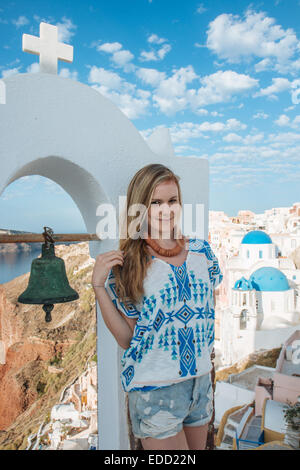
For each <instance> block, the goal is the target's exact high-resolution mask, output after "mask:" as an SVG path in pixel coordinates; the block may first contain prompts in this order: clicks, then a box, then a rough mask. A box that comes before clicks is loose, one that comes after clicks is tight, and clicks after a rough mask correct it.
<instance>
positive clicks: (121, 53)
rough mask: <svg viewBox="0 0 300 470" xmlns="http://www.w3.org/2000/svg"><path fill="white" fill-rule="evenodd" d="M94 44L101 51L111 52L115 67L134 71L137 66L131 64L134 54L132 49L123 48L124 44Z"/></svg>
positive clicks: (125, 70)
mask: <svg viewBox="0 0 300 470" xmlns="http://www.w3.org/2000/svg"><path fill="white" fill-rule="evenodd" d="M92 45H93V46H94V45H96V49H97V51H99V52H105V53H107V54H111V56H110V60H111V62H112V63H113V65H114V66H115V67H120V68H123V70H124V72H134V70H135V66H134V65H133V64H131V61H132V59H134V55H133V54H132V53H131V52H130V51H128V50H126V49H122V48H123V46H122V44H120V43H119V42H106V43H104V44H95V43H93V44H92Z"/></svg>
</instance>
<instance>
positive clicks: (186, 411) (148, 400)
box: [128, 372, 213, 439]
mask: <svg viewBox="0 0 300 470" xmlns="http://www.w3.org/2000/svg"><path fill="white" fill-rule="evenodd" d="M212 400H213V396H212V383H211V376H210V372H209V373H208V374H205V375H201V376H200V377H195V378H192V379H187V380H183V381H181V382H176V383H174V384H172V385H168V386H165V387H161V388H158V389H155V390H151V391H148V392H146V391H142V390H132V391H130V392H128V407H129V414H130V420H131V425H132V432H133V434H134V436H135V437H137V438H140V439H144V438H146V437H153V438H155V439H165V438H167V437H171V436H175V435H176V434H177V433H178V432H180V431H181V430H182V429H183V426H202V425H204V424H207V423H209V421H210V420H211V417H212V413H213V407H212Z"/></svg>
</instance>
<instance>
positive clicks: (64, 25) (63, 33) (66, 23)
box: [56, 16, 77, 43]
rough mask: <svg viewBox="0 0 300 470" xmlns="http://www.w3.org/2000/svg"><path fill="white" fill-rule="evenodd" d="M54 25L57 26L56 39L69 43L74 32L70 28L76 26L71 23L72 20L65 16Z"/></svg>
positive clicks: (72, 28)
mask: <svg viewBox="0 0 300 470" xmlns="http://www.w3.org/2000/svg"><path fill="white" fill-rule="evenodd" d="M56 26H57V28H58V40H59V41H60V42H64V43H69V42H70V41H71V39H72V37H73V36H74V34H75V32H74V31H72V30H75V29H76V28H77V26H76V25H74V24H73V23H72V20H70V19H69V18H66V17H65V16H64V17H63V18H62V21H61V22H60V23H56Z"/></svg>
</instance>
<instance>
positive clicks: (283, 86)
mask: <svg viewBox="0 0 300 470" xmlns="http://www.w3.org/2000/svg"><path fill="white" fill-rule="evenodd" d="M291 85H292V84H291V82H290V81H289V80H288V79H287V78H272V85H270V86H268V87H267V88H262V89H261V90H259V91H258V92H257V93H255V95H254V97H257V96H268V97H269V98H273V99H274V98H276V95H277V94H278V93H281V92H283V91H286V90H290V88H291Z"/></svg>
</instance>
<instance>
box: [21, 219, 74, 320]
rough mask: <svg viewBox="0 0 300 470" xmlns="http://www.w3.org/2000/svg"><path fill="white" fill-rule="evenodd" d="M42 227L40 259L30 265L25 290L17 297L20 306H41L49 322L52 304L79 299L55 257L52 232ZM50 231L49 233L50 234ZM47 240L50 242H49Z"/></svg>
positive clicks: (61, 260) (63, 267) (63, 268)
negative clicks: (42, 236)
mask: <svg viewBox="0 0 300 470" xmlns="http://www.w3.org/2000/svg"><path fill="white" fill-rule="evenodd" d="M47 228H48V227H44V229H45V232H44V234H43V235H44V236H45V243H43V244H42V256H41V258H35V259H34V260H33V261H32V263H31V271H30V277H29V282H28V286H27V288H26V290H25V291H24V292H23V293H22V294H21V295H20V296H19V297H18V302H20V303H22V304H43V310H44V311H45V312H46V317H45V320H46V322H50V321H51V320H52V318H51V311H52V310H53V307H54V304H58V303H64V302H71V301H72V300H76V299H79V295H78V293H77V292H76V291H75V290H74V289H72V287H70V285H69V281H68V278H67V274H66V268H65V263H64V260H63V259H61V258H58V257H57V256H55V252H54V240H53V238H52V237H51V235H50V233H51V232H52V234H53V231H52V230H51V229H48V231H47ZM50 231H51V232H50ZM49 239H50V240H52V241H51V242H49Z"/></svg>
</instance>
